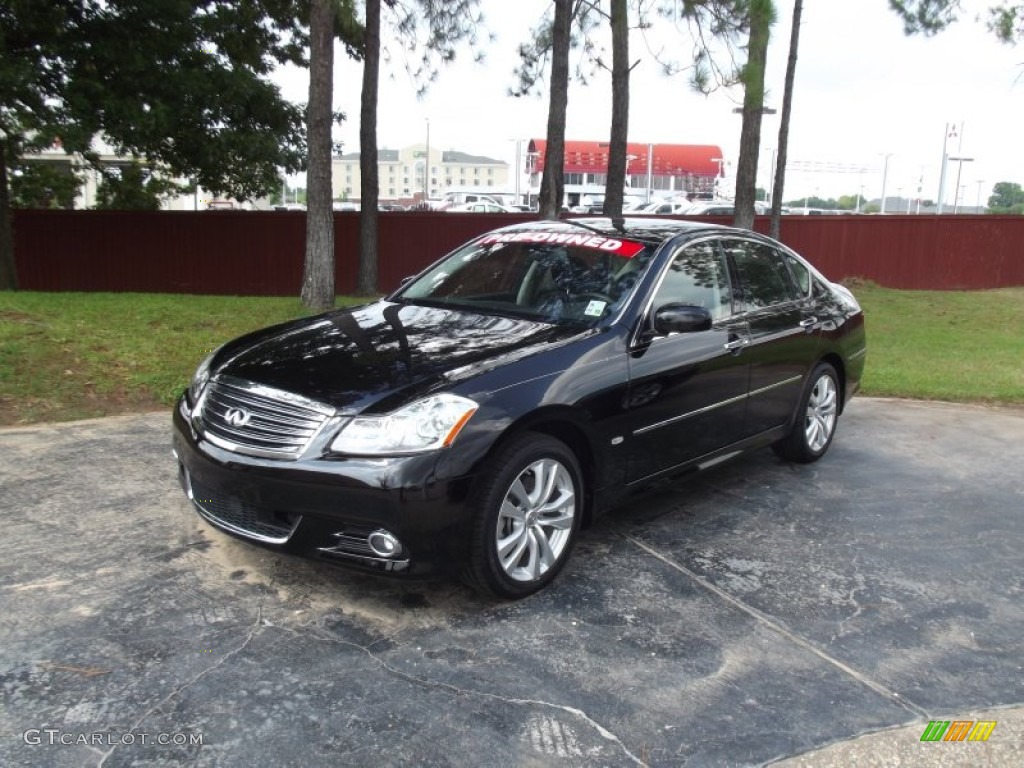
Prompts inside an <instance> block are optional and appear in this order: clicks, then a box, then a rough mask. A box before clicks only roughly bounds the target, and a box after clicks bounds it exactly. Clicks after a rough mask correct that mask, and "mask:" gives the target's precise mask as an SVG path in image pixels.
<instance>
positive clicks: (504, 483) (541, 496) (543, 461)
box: [464, 432, 583, 599]
mask: <svg viewBox="0 0 1024 768" xmlns="http://www.w3.org/2000/svg"><path fill="white" fill-rule="evenodd" d="M469 504H470V507H471V509H472V510H473V521H472V529H471V532H470V551H469V561H468V564H467V567H466V570H465V573H464V578H465V581H466V582H467V583H468V584H469V585H470V586H471V587H473V588H474V589H475V590H477V591H478V592H481V593H483V594H486V595H490V596H496V597H503V598H512V599H516V598H522V597H526V596H527V595H532V594H533V593H535V592H538V591H539V590H541V589H543V588H544V587H546V586H547V585H548V584H550V583H551V582H552V581H553V580H554V578H555V577H556V576H557V575H558V572H559V571H561V570H562V567H563V566H564V565H565V563H566V561H567V560H568V559H569V553H570V551H571V550H572V546H573V544H574V543H575V540H576V534H577V532H578V531H579V527H580V520H581V518H582V516H583V473H582V472H581V471H580V466H579V462H578V460H577V459H576V455H575V454H574V453H573V452H572V450H571V449H570V448H569V447H568V446H567V445H565V443H563V442H561V441H560V440H556V439H555V438H553V437H550V436H549V435H543V434H540V433H537V432H524V433H522V434H521V435H518V436H517V437H514V438H513V439H512V440H511V441H510V442H509V443H508V445H506V446H504V447H503V448H502V449H501V450H500V451H498V453H497V454H496V455H495V456H493V457H492V458H491V459H490V460H489V461H488V462H487V465H486V466H485V468H484V470H483V472H482V474H481V476H480V478H479V480H478V483H477V486H476V488H475V490H474V492H473V494H472V495H471V496H470V499H469Z"/></svg>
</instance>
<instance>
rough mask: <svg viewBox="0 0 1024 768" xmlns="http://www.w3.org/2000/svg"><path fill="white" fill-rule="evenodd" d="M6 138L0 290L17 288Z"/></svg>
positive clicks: (0, 144)
mask: <svg viewBox="0 0 1024 768" xmlns="http://www.w3.org/2000/svg"><path fill="white" fill-rule="evenodd" d="M7 152H8V146H7V140H6V139H0V291H14V290H17V288H18V273H17V269H16V268H15V264H14V236H13V234H12V232H11V191H10V189H9V188H8V186H7V182H8V178H7Z"/></svg>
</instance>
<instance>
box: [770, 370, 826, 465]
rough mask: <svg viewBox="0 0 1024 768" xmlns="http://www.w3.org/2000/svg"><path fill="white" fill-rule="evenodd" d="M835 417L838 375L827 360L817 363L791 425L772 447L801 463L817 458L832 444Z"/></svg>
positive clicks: (779, 453)
mask: <svg viewBox="0 0 1024 768" xmlns="http://www.w3.org/2000/svg"><path fill="white" fill-rule="evenodd" d="M838 419H839V376H838V375H837V374H836V369H835V368H833V367H832V366H831V365H830V364H829V363H819V364H818V366H817V367H815V369H814V371H813V372H812V373H811V377H810V379H808V382H807V390H806V391H805V392H804V394H803V397H801V398H800V407H799V409H798V410H797V415H796V418H795V419H794V420H793V428H792V429H791V430H790V433H789V434H788V435H786V437H784V438H782V440H780V441H779V442H777V443H775V444H774V445H773V446H772V449H773V450H774V451H775V453H777V454H778V455H779V456H781V457H782V458H784V459H787V460H788V461H795V462H797V463H800V464H810V463H811V462H814V461H817V460H818V459H820V458H821V457H822V456H824V455H825V452H826V451H828V447H829V446H830V445H832V438H833V437H835V434H836V422H837V420H838Z"/></svg>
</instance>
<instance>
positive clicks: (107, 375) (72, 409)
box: [0, 292, 357, 425]
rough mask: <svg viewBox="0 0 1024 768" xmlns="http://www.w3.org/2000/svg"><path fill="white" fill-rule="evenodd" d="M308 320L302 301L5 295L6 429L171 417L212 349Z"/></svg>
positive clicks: (0, 389) (0, 313)
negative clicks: (117, 417)
mask: <svg viewBox="0 0 1024 768" xmlns="http://www.w3.org/2000/svg"><path fill="white" fill-rule="evenodd" d="M356 301H357V300H355V299H340V300H339V302H338V303H339V305H340V304H343V303H356ZM303 314H306V312H305V309H304V308H303V306H302V304H301V303H300V302H299V300H298V299H297V298H266V297H260V298H254V297H237V296H179V295H173V294H144V293H27V292H17V293H11V292H0V424H8V425H9V424H21V423H29V422H36V421H65V420H69V419H83V418H90V417H94V416H106V415H110V414H115V413H121V412H125V411H137V410H147V409H152V408H161V407H167V406H169V405H171V404H172V403H173V402H174V400H175V398H176V397H177V396H178V394H179V393H180V392H181V391H182V389H183V388H184V387H185V386H187V384H188V381H189V378H190V377H191V375H192V372H193V371H194V370H195V367H196V365H197V364H198V363H199V361H200V360H202V359H203V357H205V356H206V354H207V352H209V351H210V350H211V349H213V348H214V347H217V346H219V345H220V344H221V343H222V342H224V341H227V340H228V339H230V338H233V337H234V336H238V335H240V334H242V333H245V332H247V331H251V330H254V329H256V328H261V327H263V326H267V325H272V324H274V323H277V322H281V321H283V320H287V319H289V318H293V317H298V316H300V315H303Z"/></svg>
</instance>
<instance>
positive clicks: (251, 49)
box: [0, 0, 305, 288]
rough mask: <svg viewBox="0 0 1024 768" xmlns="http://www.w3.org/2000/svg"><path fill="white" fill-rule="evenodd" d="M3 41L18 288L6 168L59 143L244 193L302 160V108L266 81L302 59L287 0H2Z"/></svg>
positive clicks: (2, 207)
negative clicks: (100, 145) (97, 144)
mask: <svg viewBox="0 0 1024 768" xmlns="http://www.w3.org/2000/svg"><path fill="white" fill-rule="evenodd" d="M0 45H2V49H0V52H2V55H0V164H2V165H3V166H4V169H3V172H2V173H0V288H2V287H14V286H15V276H14V272H13V263H14V262H13V253H11V250H10V247H9V245H8V241H9V225H10V219H9V213H8V210H7V202H8V193H9V190H8V188H7V180H8V179H9V178H10V175H9V174H8V173H7V170H8V169H9V168H11V167H12V166H13V165H14V164H16V163H17V162H18V161H19V158H21V157H22V156H23V155H24V154H26V153H31V152H32V151H34V150H37V149H39V148H41V147H43V146H49V145H50V144H51V143H52V142H53V140H54V139H55V138H58V137H59V138H60V139H61V141H62V143H63V145H64V147H65V149H66V150H67V151H68V152H69V153H79V154H80V155H81V156H82V157H84V158H85V159H86V160H95V155H94V153H93V147H94V141H95V140H97V139H99V140H102V141H104V142H105V143H106V144H108V145H109V146H110V147H111V148H112V149H113V150H114V151H115V152H118V153H120V154H126V155H135V156H140V157H144V158H145V159H146V161H147V162H149V163H156V164H159V165H160V166H161V167H163V168H165V169H166V171H167V173H168V174H170V175H173V176H178V177H183V178H190V179H195V180H196V181H197V182H198V183H199V184H200V185H201V186H202V187H204V188H205V189H207V190H210V191H211V192H214V193H217V194H220V193H223V194H229V195H231V196H234V197H240V198H250V197H254V196H257V195H260V194H264V193H266V192H269V191H270V190H272V189H273V188H274V187H275V186H276V185H277V184H278V178H279V169H284V170H285V171H286V172H294V171H297V170H299V168H301V166H302V161H303V151H304V138H303V136H304V134H303V130H302V111H301V109H300V108H299V107H296V106H294V105H292V104H289V103H288V102H287V101H285V100H284V99H283V98H282V97H281V94H280V92H279V91H278V89H277V87H276V86H274V85H272V84H271V83H269V82H268V81H267V80H266V79H265V76H266V75H267V74H268V73H269V72H270V71H271V69H272V68H273V67H274V66H276V65H277V64H279V63H282V62H285V61H294V62H301V61H302V60H303V56H304V53H303V51H304V49H305V36H304V34H303V31H302V28H301V26H300V24H299V18H298V15H297V6H296V3H295V2H294V1H293V0H239V1H238V2H232V3H227V2H216V1H215V0H103V1H102V2H100V1H99V0H5V2H4V3H3V4H0Z"/></svg>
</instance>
